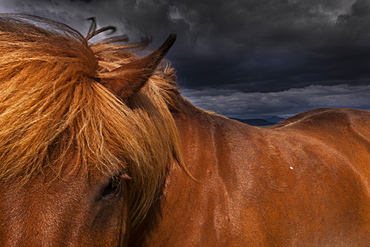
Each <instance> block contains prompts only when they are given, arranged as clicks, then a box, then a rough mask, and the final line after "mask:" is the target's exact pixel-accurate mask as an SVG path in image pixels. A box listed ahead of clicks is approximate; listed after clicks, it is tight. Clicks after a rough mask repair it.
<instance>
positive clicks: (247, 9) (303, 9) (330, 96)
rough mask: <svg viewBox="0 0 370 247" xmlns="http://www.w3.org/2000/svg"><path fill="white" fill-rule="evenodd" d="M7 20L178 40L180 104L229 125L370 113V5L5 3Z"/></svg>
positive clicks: (363, 1)
mask: <svg viewBox="0 0 370 247" xmlns="http://www.w3.org/2000/svg"><path fill="white" fill-rule="evenodd" d="M0 11H1V12H25V13H29V14H36V15H41V16H44V17H49V18H52V19H56V20H58V21H62V22H65V23H67V24H69V25H70V26H72V27H74V28H76V29H78V30H80V31H81V32H82V33H83V34H85V32H86V30H87V28H88V27H89V24H90V23H89V22H88V21H86V20H85V19H86V18H89V17H92V16H95V17H96V18H97V22H98V25H99V26H105V25H115V26H116V27H117V28H118V32H119V33H125V34H127V35H128V36H129V37H130V38H131V40H132V41H137V40H139V38H140V37H142V36H145V35H146V34H149V35H151V36H152V37H153V38H154V41H153V43H152V46H154V47H156V46H158V45H159V44H160V43H161V42H162V41H163V40H164V39H165V38H166V37H167V36H168V34H169V33H177V35H178V39H177V42H176V44H175V45H174V47H173V48H172V50H171V51H170V53H169V55H168V59H169V60H170V61H171V62H172V63H173V66H174V67H175V68H176V70H177V72H178V78H179V80H178V83H179V85H180V87H181V91H182V93H183V95H185V96H186V97H187V98H189V99H190V100H191V101H192V102H193V103H194V104H196V105H198V106H200V107H202V108H206V109H208V110H213V111H216V112H218V113H221V114H224V115H226V116H229V117H239V118H254V117H264V116H267V117H268V116H272V115H278V116H289V115H292V114H295V113H298V112H301V111H303V110H308V109H312V108H316V107H355V108H363V109H370V68H369V65H370V0H227V1H226V0H136V1H135V0H64V1H57V0H0Z"/></svg>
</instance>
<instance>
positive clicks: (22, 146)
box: [0, 14, 180, 230]
mask: <svg viewBox="0 0 370 247" xmlns="http://www.w3.org/2000/svg"><path fill="white" fill-rule="evenodd" d="M100 31H102V30H96V25H95V23H94V22H93V25H92V28H91V29H90V31H89V33H88V35H87V37H86V38H85V37H83V36H82V35H81V34H80V33H78V32H77V31H75V30H74V29H72V28H70V27H68V26H66V25H64V24H61V23H58V22H55V21H51V20H48V19H44V18H40V17H35V16H28V15H14V14H12V15H10V14H3V15H0V86H1V93H0V126H1V127H0V159H1V164H0V179H12V178H14V177H21V178H22V181H24V182H27V181H29V180H30V179H31V178H32V177H34V176H36V175H39V174H42V173H43V171H44V170H45V169H51V170H53V171H54V173H55V176H56V177H59V176H61V174H62V171H63V170H64V169H65V166H67V165H72V164H68V162H67V161H68V160H71V156H73V160H74V163H73V169H72V170H79V171H83V172H86V174H88V173H89V170H91V167H95V168H97V169H99V170H100V171H101V172H103V173H106V174H109V175H112V176H113V175H115V174H117V173H119V172H120V171H122V170H123V169H124V168H127V169H128V170H129V171H130V176H131V177H132V181H130V195H129V197H130V200H131V203H130V205H131V212H130V217H131V219H132V228H133V230H135V228H136V227H137V226H138V224H139V223H140V222H141V221H142V219H143V217H145V214H146V212H147V211H148V208H149V207H150V205H151V203H152V202H153V200H154V199H155V197H156V196H158V188H159V187H160V186H161V185H162V184H163V179H164V175H165V172H166V169H167V167H168V166H169V165H170V164H172V163H174V162H179V161H180V154H179V148H178V140H177V130H176V127H175V124H174V121H173V118H172V116H171V113H170V108H176V105H175V100H173V98H175V97H177V95H178V91H177V89H176V83H175V80H176V77H175V73H174V71H173V69H171V68H169V67H168V66H166V65H162V66H160V68H158V69H157V71H156V72H155V73H154V75H153V76H152V77H151V78H150V80H149V82H148V84H147V85H146V86H145V87H144V88H143V89H142V90H141V91H140V92H139V93H138V94H136V95H135V96H133V97H132V98H130V99H129V100H127V102H122V101H121V100H119V99H118V98H117V97H116V96H115V95H114V94H113V93H111V92H110V91H109V90H107V89H106V88H105V87H104V86H102V85H101V84H100V83H99V78H100V77H103V76H104V73H106V72H109V71H111V70H113V69H115V68H117V67H119V66H120V65H122V64H126V63H128V62H130V61H133V60H135V59H138V56H137V55H135V54H134V53H133V52H132V51H131V50H130V49H140V48H141V47H142V46H143V44H122V43H117V41H123V40H124V39H123V38H117V37H116V38H112V39H105V40H102V41H99V42H96V43H89V41H88V40H89V38H91V37H93V36H95V35H96V34H98V33H99V32H100Z"/></svg>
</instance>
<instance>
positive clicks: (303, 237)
mask: <svg viewBox="0 0 370 247" xmlns="http://www.w3.org/2000/svg"><path fill="white" fill-rule="evenodd" d="M369 126H370V113H369V112H368V111H363V110H355V109H316V110H313V111H308V112H304V113H302V114H299V115H296V116H294V117H293V118H290V119H287V120H286V121H283V122H281V123H280V124H277V125H275V126H273V127H271V128H269V129H264V130H258V131H256V132H257V133H255V134H254V135H257V136H258V138H256V139H255V141H256V142H257V143H258V144H257V145H256V146H258V147H259V148H257V149H256V150H258V151H255V153H254V157H251V158H248V159H247V160H248V161H247V163H246V164H245V165H247V166H249V167H250V168H249V169H250V170H251V171H253V172H252V175H251V177H250V178H251V180H253V181H254V183H255V185H254V186H252V187H251V188H250V189H249V190H253V193H252V194H249V195H248V196H247V198H248V197H249V207H251V208H253V207H254V212H255V213H256V215H259V216H258V217H259V218H258V221H259V222H260V223H259V224H260V226H259V227H258V229H259V231H260V232H263V237H264V239H265V240H264V241H265V244H266V242H267V243H269V244H268V245H271V246H275V244H277V243H280V245H281V246H370V186H369V184H370V128H369ZM247 201H248V199H247ZM247 204H248V203H247ZM261 224H262V225H261ZM252 228H253V227H252ZM278 245H279V244H278Z"/></svg>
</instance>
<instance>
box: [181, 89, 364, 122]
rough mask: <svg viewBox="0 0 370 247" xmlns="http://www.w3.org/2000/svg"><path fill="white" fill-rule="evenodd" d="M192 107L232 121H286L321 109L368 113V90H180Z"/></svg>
mask: <svg viewBox="0 0 370 247" xmlns="http://www.w3.org/2000/svg"><path fill="white" fill-rule="evenodd" d="M181 92H182V94H183V95H184V96H185V97H187V98H188V99H189V100H190V101H191V102H193V103H194V104H195V105H197V106H199V107H201V108H204V109H207V110H211V111H214V112H217V113H219V114H222V115H225V116H228V117H235V118H242V119H247V118H255V117H256V116H258V117H269V116H273V115H277V116H281V117H288V116H292V115H294V114H297V113H299V112H302V111H305V110H310V109H314V108H320V107H355V108H365V109H370V100H369V95H370V86H348V85H336V86H319V85H316V86H314V85H312V86H308V87H305V88H292V89H289V90H285V91H281V92H269V93H260V92H253V93H243V92H240V91H237V90H224V89H222V90H218V89H211V90H210V89H207V90H193V89H182V90H181Z"/></svg>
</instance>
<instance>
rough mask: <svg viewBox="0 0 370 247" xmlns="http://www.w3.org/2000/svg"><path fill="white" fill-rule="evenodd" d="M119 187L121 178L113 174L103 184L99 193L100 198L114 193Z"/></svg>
mask: <svg viewBox="0 0 370 247" xmlns="http://www.w3.org/2000/svg"><path fill="white" fill-rule="evenodd" d="M120 189H121V178H120V176H114V177H112V178H110V179H109V182H108V184H107V185H106V186H105V188H104V190H103V191H102V193H101V197H102V198H107V197H110V196H114V195H116V194H117V193H118V192H119V191H120Z"/></svg>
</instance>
